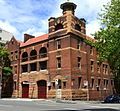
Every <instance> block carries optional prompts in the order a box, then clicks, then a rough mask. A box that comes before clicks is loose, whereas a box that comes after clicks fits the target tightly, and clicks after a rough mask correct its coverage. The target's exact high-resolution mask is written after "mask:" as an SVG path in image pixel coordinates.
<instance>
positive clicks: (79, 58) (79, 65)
mask: <svg viewBox="0 0 120 111" xmlns="http://www.w3.org/2000/svg"><path fill="white" fill-rule="evenodd" d="M77 59H78V68H79V69H81V57H78V58H77Z"/></svg>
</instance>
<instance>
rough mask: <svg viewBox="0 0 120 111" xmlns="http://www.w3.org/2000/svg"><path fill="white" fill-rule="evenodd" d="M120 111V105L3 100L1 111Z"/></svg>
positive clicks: (0, 102) (0, 105)
mask: <svg viewBox="0 0 120 111" xmlns="http://www.w3.org/2000/svg"><path fill="white" fill-rule="evenodd" d="M69 110H71V111H120V104H103V103H100V102H87V101H57V102H56V101H55V100H30V99H28V100H27V99H16V100H14V99H13V100H12V99H7V100H6V99H1V100H0V111H69Z"/></svg>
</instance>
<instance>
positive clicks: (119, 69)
mask: <svg viewBox="0 0 120 111" xmlns="http://www.w3.org/2000/svg"><path fill="white" fill-rule="evenodd" d="M99 17H100V18H99V19H100V21H101V29H100V30H99V31H98V32H96V33H95V39H96V43H95V47H96V48H97V50H98V52H99V55H100V57H99V59H100V61H104V60H107V61H108V63H109V65H110V68H111V71H112V73H113V75H114V78H115V87H116V91H117V93H119V94H120V0H111V2H110V3H108V4H107V5H105V6H104V10H102V13H101V14H100V16H99Z"/></svg>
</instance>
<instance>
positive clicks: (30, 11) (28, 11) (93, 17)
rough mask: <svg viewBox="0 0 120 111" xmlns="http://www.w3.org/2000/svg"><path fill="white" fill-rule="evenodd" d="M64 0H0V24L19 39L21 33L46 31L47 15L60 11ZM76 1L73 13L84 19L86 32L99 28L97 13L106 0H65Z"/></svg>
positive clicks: (48, 16)
mask: <svg viewBox="0 0 120 111" xmlns="http://www.w3.org/2000/svg"><path fill="white" fill-rule="evenodd" d="M66 1H67V0H0V27H1V28H2V29H4V30H6V31H9V32H11V33H13V35H14V36H15V37H16V38H17V39H19V40H23V35H24V33H28V34H32V35H35V36H39V35H42V34H45V33H48V19H49V18H50V17H58V16H60V15H62V10H61V9H60V4H61V3H64V2H66ZM69 1H71V2H74V3H75V4H76V5H77V8H76V13H75V15H76V16H77V17H78V18H85V19H86V21H87V35H90V34H91V33H94V32H95V31H97V30H99V28H100V23H99V21H98V20H97V18H98V13H99V12H100V11H101V8H102V6H103V5H104V4H107V3H108V2H110V0H69Z"/></svg>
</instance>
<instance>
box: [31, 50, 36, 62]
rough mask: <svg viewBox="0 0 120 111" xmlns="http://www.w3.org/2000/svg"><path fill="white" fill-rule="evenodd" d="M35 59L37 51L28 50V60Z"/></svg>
mask: <svg viewBox="0 0 120 111" xmlns="http://www.w3.org/2000/svg"><path fill="white" fill-rule="evenodd" d="M34 59H37V51H36V50H32V51H31V52H30V60H34Z"/></svg>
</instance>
